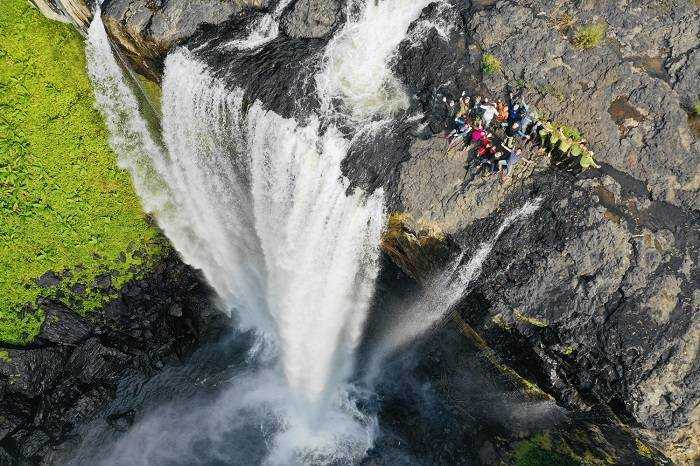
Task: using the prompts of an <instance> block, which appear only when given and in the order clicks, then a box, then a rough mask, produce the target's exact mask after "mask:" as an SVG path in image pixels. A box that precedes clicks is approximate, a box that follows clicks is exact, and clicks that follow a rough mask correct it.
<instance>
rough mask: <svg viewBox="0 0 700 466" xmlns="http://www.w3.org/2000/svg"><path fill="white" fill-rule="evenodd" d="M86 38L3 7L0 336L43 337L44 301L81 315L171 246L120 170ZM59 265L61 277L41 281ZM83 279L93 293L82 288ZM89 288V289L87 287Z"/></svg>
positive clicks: (19, 4) (24, 8)
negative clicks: (105, 285)
mask: <svg viewBox="0 0 700 466" xmlns="http://www.w3.org/2000/svg"><path fill="white" fill-rule="evenodd" d="M93 104H94V96H93V93H92V88H91V85H90V81H89V79H88V76H87V73H86V71H85V57H84V53H83V42H82V39H81V37H80V36H79V35H78V34H77V32H75V30H74V29H73V28H72V27H70V26H68V25H66V24H61V23H57V22H52V21H50V20H48V19H46V18H44V17H43V16H42V15H41V14H40V13H39V11H38V10H36V9H35V8H33V7H32V6H30V5H29V3H28V2H27V1H26V0H3V6H2V8H0V296H1V297H2V300H0V342H4V343H10V344H25V343H27V342H29V341H31V340H32V339H33V338H34V337H35V336H36V335H37V333H38V332H39V328H40V326H41V323H42V321H43V318H44V316H43V314H42V312H41V311H40V310H36V308H35V307H34V306H33V303H34V302H35V301H36V299H37V297H39V296H49V297H59V298H61V299H62V300H64V301H66V302H67V303H69V304H70V305H72V306H74V309H76V310H77V311H79V312H87V311H89V310H91V309H94V308H96V307H99V306H100V305H101V304H103V303H104V302H105V301H107V300H109V299H111V298H112V297H113V293H114V292H113V291H110V290H106V291H100V290H97V289H95V288H94V287H93V283H94V280H95V278H96V277H97V276H99V275H101V274H103V273H109V274H110V275H111V276H112V289H118V288H119V287H120V286H121V285H123V284H124V283H125V282H127V281H128V280H130V279H132V278H134V277H135V276H137V275H139V274H141V273H143V271H144V270H146V269H147V268H148V267H150V265H151V264H152V263H153V262H154V261H155V259H156V258H157V257H159V255H160V253H161V252H162V249H163V247H164V246H163V242H162V239H161V238H160V236H159V233H158V232H157V230H156V229H154V228H152V227H150V226H149V223H148V221H147V220H146V218H145V217H144V215H143V213H142V209H141V207H140V204H139V201H138V198H137V197H136V195H135V194H134V192H133V190H132V187H131V183H130V180H129V176H128V174H127V173H126V172H124V171H122V170H120V169H119V168H118V167H117V163H116V157H115V155H114V154H113V153H112V151H111V150H110V148H109V146H108V144H107V138H108V133H107V129H106V127H105V125H104V123H103V121H102V118H101V116H100V114H99V113H98V112H97V110H96V109H95V108H94V106H93ZM49 270H51V271H54V272H56V274H57V276H58V277H60V283H59V284H57V285H56V286H53V287H51V288H43V287H41V286H39V285H38V284H37V282H36V279H37V278H38V277H40V276H41V275H43V274H44V273H45V272H46V271H49ZM76 284H82V285H84V288H85V290H84V291H83V290H80V291H74V289H75V288H76ZM78 288H80V287H78Z"/></svg>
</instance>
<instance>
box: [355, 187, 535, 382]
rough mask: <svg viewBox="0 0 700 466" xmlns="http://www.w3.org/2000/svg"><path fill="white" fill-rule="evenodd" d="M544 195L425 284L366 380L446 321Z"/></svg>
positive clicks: (376, 353)
mask: <svg viewBox="0 0 700 466" xmlns="http://www.w3.org/2000/svg"><path fill="white" fill-rule="evenodd" d="M541 202H542V198H539V197H538V198H536V199H533V200H530V201H527V202H526V203H525V204H524V205H523V206H522V207H521V208H520V209H518V210H516V211H515V212H513V213H511V214H510V215H508V216H507V217H506V218H505V219H504V220H503V222H502V223H501V226H500V227H499V228H498V230H497V231H496V233H495V234H494V235H493V236H492V237H491V238H490V239H489V240H488V241H485V242H484V243H482V244H481V245H480V246H479V249H477V251H476V252H475V253H474V254H473V255H472V256H471V258H470V259H469V261H467V262H466V263H465V264H463V261H464V256H463V255H462V256H459V257H457V258H456V259H455V260H453V261H452V263H451V264H449V265H448V266H447V268H446V271H445V272H443V273H441V274H439V275H438V276H436V277H434V278H433V279H432V280H430V281H429V282H428V283H426V284H425V286H424V294H423V296H421V298H419V299H418V300H416V301H413V302H412V303H411V304H410V305H409V306H408V307H407V309H404V310H402V312H401V313H400V314H399V315H398V317H396V318H394V319H392V321H391V328H390V329H388V331H387V332H386V333H385V334H384V335H380V336H379V337H378V343H377V346H376V348H375V349H374V350H373V352H372V355H371V357H370V361H369V363H368V368H367V372H366V374H365V380H366V382H367V383H369V384H371V383H372V380H373V379H374V378H375V377H376V375H377V371H378V370H379V367H380V365H381V363H382V362H383V361H384V360H385V359H386V358H387V357H388V356H390V355H391V354H392V353H394V352H395V351H396V350H397V349H399V348H401V347H403V346H404V345H406V344H408V343H410V342H411V341H413V340H414V339H416V338H417V337H419V336H420V335H423V334H424V333H426V332H428V331H430V330H431V329H433V328H435V327H436V326H437V325H439V324H440V323H442V322H443V321H444V320H445V318H446V317H447V316H448V313H449V312H450V311H451V310H452V308H453V306H454V305H455V304H456V303H457V302H458V301H459V300H460V299H461V298H462V297H463V296H464V294H465V293H466V292H467V291H468V289H469V286H470V285H471V284H472V283H473V282H474V280H476V279H477V278H479V275H481V268H482V266H483V264H484V261H485V260H486V258H487V257H488V255H489V253H490V252H491V250H492V249H493V248H494V246H495V245H496V242H497V241H498V238H500V237H501V235H502V234H503V232H504V231H506V230H507V229H508V228H509V227H510V226H511V225H512V224H513V223H514V222H516V221H518V220H520V219H525V218H527V217H529V216H530V215H532V214H533V213H535V212H536V211H537V210H538V209H539V208H540V204H541Z"/></svg>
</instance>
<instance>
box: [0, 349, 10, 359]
mask: <svg viewBox="0 0 700 466" xmlns="http://www.w3.org/2000/svg"><path fill="white" fill-rule="evenodd" d="M0 360H2V361H5V362H12V358H11V357H10V353H8V352H7V351H5V350H0Z"/></svg>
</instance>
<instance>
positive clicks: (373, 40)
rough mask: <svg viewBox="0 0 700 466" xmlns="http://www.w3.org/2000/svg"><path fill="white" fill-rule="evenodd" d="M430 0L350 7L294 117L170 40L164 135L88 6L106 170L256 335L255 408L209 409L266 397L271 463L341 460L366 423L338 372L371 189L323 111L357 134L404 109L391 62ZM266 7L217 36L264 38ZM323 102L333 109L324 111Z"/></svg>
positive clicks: (364, 253)
mask: <svg viewBox="0 0 700 466" xmlns="http://www.w3.org/2000/svg"><path fill="white" fill-rule="evenodd" d="M351 3H353V2H351ZM428 3H429V0H420V1H413V0H385V1H383V2H376V1H374V0H369V1H367V2H366V3H365V4H364V5H362V7H361V8H358V6H359V4H356V2H355V3H353V4H352V5H350V6H349V7H348V8H349V9H348V18H349V19H348V21H347V23H346V24H345V26H344V27H343V28H342V30H341V31H340V32H339V33H338V35H337V36H336V37H334V38H333V39H332V40H331V41H330V43H329V44H328V47H327V48H326V51H325V54H324V57H323V59H324V62H323V66H322V70H321V71H320V72H319V74H318V75H317V76H316V82H317V84H318V86H317V87H318V93H319V95H318V97H319V100H320V101H321V102H322V109H321V112H319V114H318V115H314V114H312V115H308V116H307V118H305V120H304V122H303V123H300V122H298V121H296V120H294V119H291V118H283V117H282V116H280V115H278V114H276V113H275V112H273V111H271V110H269V109H265V108H263V106H262V104H261V103H260V102H257V101H256V102H251V103H248V104H247V105H245V106H244V103H243V95H244V91H243V89H241V88H237V87H235V86H232V85H227V83H224V82H222V81H221V80H220V79H218V78H216V77H214V76H213V73H212V72H210V70H209V69H208V68H207V66H206V65H205V64H204V63H203V62H202V61H200V60H199V59H197V58H195V56H194V55H193V53H192V52H190V51H189V50H187V49H186V48H179V49H177V50H175V51H173V52H171V53H170V54H169V55H168V57H167V58H166V61H165V72H164V78H163V83H162V91H163V98H162V115H163V118H162V134H153V133H152V132H151V128H150V127H149V125H148V124H147V122H146V121H145V120H144V118H143V116H142V114H141V112H140V104H139V100H138V99H137V98H136V96H135V94H134V92H133V89H132V86H131V85H130V84H129V80H128V79H127V78H128V77H125V76H124V75H123V73H122V70H121V68H120V66H119V65H118V63H117V61H116V60H115V57H114V55H113V53H112V50H111V46H110V42H109V39H108V37H107V35H106V32H105V29H104V26H103V24H102V22H101V19H100V14H99V11H98V12H97V14H96V15H95V20H94V21H93V22H92V24H91V26H90V30H89V36H88V46H87V51H86V54H87V58H88V70H89V73H90V76H91V78H92V80H93V83H94V88H95V93H96V96H97V101H98V104H99V107H100V109H101V110H102V112H103V113H104V115H105V118H106V121H107V124H108V126H109V129H110V133H111V144H112V146H113V147H114V149H115V151H116V153H117V154H118V159H119V164H120V166H121V167H123V168H126V169H128V170H129V171H130V173H131V176H132V179H133V184H134V186H135V189H136V191H137V193H138V194H139V196H140V198H141V199H142V202H143V206H144V208H145V209H146V210H147V211H148V212H152V213H153V214H154V216H155V218H156V219H157V221H158V224H159V226H160V228H161V229H162V230H163V232H164V233H165V234H166V235H167V236H168V238H169V239H170V241H171V242H172V244H173V245H174V247H175V248H176V249H177V251H178V252H179V253H180V255H181V257H182V259H183V260H184V261H185V262H186V263H188V264H190V265H192V266H193V267H195V268H197V269H200V270H201V271H202V273H203V274H204V276H205V278H206V280H207V281H208V282H209V284H210V285H211V286H212V288H213V289H214V290H215V292H216V294H217V296H218V299H219V300H220V306H221V308H222V310H224V311H225V312H232V313H233V315H235V316H236V317H237V318H238V319H239V322H240V326H241V327H242V328H249V329H254V330H255V331H256V332H257V333H258V335H260V336H261V338H262V339H263V340H264V341H265V342H266V344H267V343H269V345H267V346H269V347H270V348H271V352H272V353H273V356H272V360H273V361H274V362H273V363H272V364H273V366H274V368H273V369H272V370H273V372H274V374H273V375H270V374H267V373H265V374H264V377H263V376H262V372H261V374H260V380H265V381H271V380H274V383H273V382H270V383H269V384H268V386H266V387H264V388H263V387H255V384H249V385H247V388H246V390H259V392H257V393H255V394H251V393H247V394H246V396H242V397H241V399H242V400H255V403H256V406H255V407H252V406H247V405H246V406H243V405H241V404H240V402H234V401H232V399H233V398H235V397H234V396H229V395H230V394H229V393H226V396H224V397H222V401H221V402H220V403H221V404H219V405H217V409H219V410H221V413H222V414H224V415H220V416H217V417H216V419H217V422H219V423H220V422H221V419H222V418H223V419H228V415H230V414H231V413H236V414H238V413H239V412H240V414H241V416H247V415H249V414H250V411H251V410H253V411H255V410H257V409H258V405H259V406H263V405H265V406H266V407H265V408H264V409H263V408H259V409H260V412H259V413H258V414H256V415H259V416H262V417H266V416H268V415H269V412H270V411H272V412H273V413H274V414H273V416H274V417H275V419H276V420H277V421H276V422H275V423H273V424H274V425H275V426H276V427H275V429H277V430H276V431H275V432H274V435H275V436H276V437H275V440H274V441H273V442H272V443H273V444H274V446H276V448H271V451H270V457H269V460H270V461H271V462H276V463H285V462H292V461H297V460H298V458H300V457H303V458H307V459H308V458H312V459H313V461H321V462H325V461H335V460H338V459H342V460H343V461H350V460H353V459H356V458H357V456H358V455H362V454H364V452H365V451H366V450H367V449H368V448H369V447H370V446H371V440H372V429H373V425H374V423H373V421H372V420H371V419H367V418H366V417H364V415H362V414H360V413H359V412H358V410H357V409H356V408H355V407H354V402H353V401H352V399H351V397H350V396H349V395H348V393H349V389H348V380H349V378H350V377H351V375H352V372H353V369H354V368H353V364H354V362H355V350H356V348H357V346H358V344H359V341H360V338H361V336H362V333H363V327H364V324H365V319H366V315H367V310H368V307H369V304H370V301H371V298H372V295H373V292H374V282H375V278H376V275H377V272H378V255H379V249H378V244H379V237H380V232H381V229H382V227H383V219H384V212H383V203H384V202H383V192H382V191H381V190H377V191H376V192H374V193H373V194H371V195H365V194H363V193H361V192H359V191H355V192H351V193H348V181H347V180H346V179H344V178H343V176H342V173H341V169H340V167H341V162H342V160H343V159H344V158H345V156H346V154H347V152H348V149H349V145H350V142H349V141H348V140H346V139H345V138H344V137H343V136H342V135H341V133H340V131H339V130H338V129H337V128H336V127H335V126H334V125H333V118H331V119H330V124H329V121H328V119H327V117H328V116H336V115H338V114H339V113H338V112H343V114H344V115H345V116H346V117H349V118H350V119H352V120H353V121H355V122H356V123H357V125H356V130H357V131H358V132H359V131H362V127H368V126H371V125H372V124H374V123H372V120H376V118H375V117H380V118H384V119H386V120H388V118H390V117H391V116H392V114H394V113H395V112H396V111H397V110H400V109H402V108H405V107H406V106H407V96H406V93H405V90H404V88H403V85H402V84H401V83H400V82H399V80H398V79H397V78H396V77H395V76H394V75H393V74H392V72H391V71H390V67H389V64H390V62H391V60H392V57H393V55H394V53H395V51H396V48H397V46H398V44H399V43H400V42H401V40H403V38H405V36H406V32H407V30H408V27H409V26H410V24H411V22H413V21H414V20H415V19H417V17H418V16H419V14H420V12H421V10H422V9H423V7H425V6H426V5H427V4H428ZM280 5H281V6H280V7H279V8H278V10H279V11H275V12H273V13H272V14H270V15H267V16H266V17H265V18H264V19H263V20H261V21H262V22H261V23H260V24H258V26H259V27H260V31H258V32H257V33H256V34H257V35H252V36H250V37H249V38H248V39H246V40H245V41H244V42H240V43H233V44H229V45H231V46H232V47H233V48H238V49H252V48H255V47H257V46H259V45H260V44H261V43H264V42H266V41H269V40H271V38H272V37H274V36H275V35H276V34H277V22H278V19H279V14H280V13H281V11H282V10H281V9H283V8H284V5H286V3H285V2H280ZM268 26H269V27H268ZM261 41H262V42H261ZM197 53H206V52H205V51H204V50H202V49H198V51H197ZM232 53H235V51H232ZM337 100H339V101H341V102H342V105H341V107H340V108H332V107H333V106H334V105H335V104H332V103H331V102H335V101H337ZM375 122H376V121H375ZM321 127H323V131H321ZM266 383H267V382H266ZM237 403H238V404H237ZM195 417H197V419H199V418H200V417H201V418H202V420H201V421H200V422H202V423H205V424H206V423H207V422H214V421H209V420H208V419H207V416H195ZM256 419H257V418H256ZM237 422H241V421H237ZM251 422H253V423H254V422H259V421H257V420H251ZM154 423H155V424H156V425H158V422H155V421H154ZM260 424H263V422H262V421H260ZM212 425H213V424H212ZM212 425H209V426H203V425H200V426H199V428H201V429H202V430H201V432H208V430H207V428H205V427H209V428H211V427H212ZM218 427H220V424H217V428H218ZM214 430H215V429H214ZM127 443H128V440H127ZM183 448H184V447H183ZM119 451H121V450H120V449H119V448H117V449H116V452H117V453H115V454H118V452H119ZM149 452H150V450H149ZM300 452H301V453H300ZM299 455H301V456H299ZM308 455H311V456H308ZM314 455H315V456H314ZM293 459H294V460H293ZM112 460H113V461H116V462H117V463H120V461H119V460H117V459H114V458H113V459H112ZM125 462H128V461H125ZM146 462H148V461H146Z"/></svg>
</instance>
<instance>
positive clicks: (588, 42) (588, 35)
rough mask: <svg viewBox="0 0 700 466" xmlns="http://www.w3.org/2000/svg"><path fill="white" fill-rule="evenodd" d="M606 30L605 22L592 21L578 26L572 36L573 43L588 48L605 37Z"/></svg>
mask: <svg viewBox="0 0 700 466" xmlns="http://www.w3.org/2000/svg"><path fill="white" fill-rule="evenodd" d="M607 32H608V25H607V24H605V23H594V24H589V25H586V26H582V27H580V28H578V30H577V31H576V35H575V36H574V45H576V47H579V48H581V49H590V48H593V47H595V46H597V45H598V44H600V42H601V41H602V40H603V39H604V38H605V34H606V33H607Z"/></svg>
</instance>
